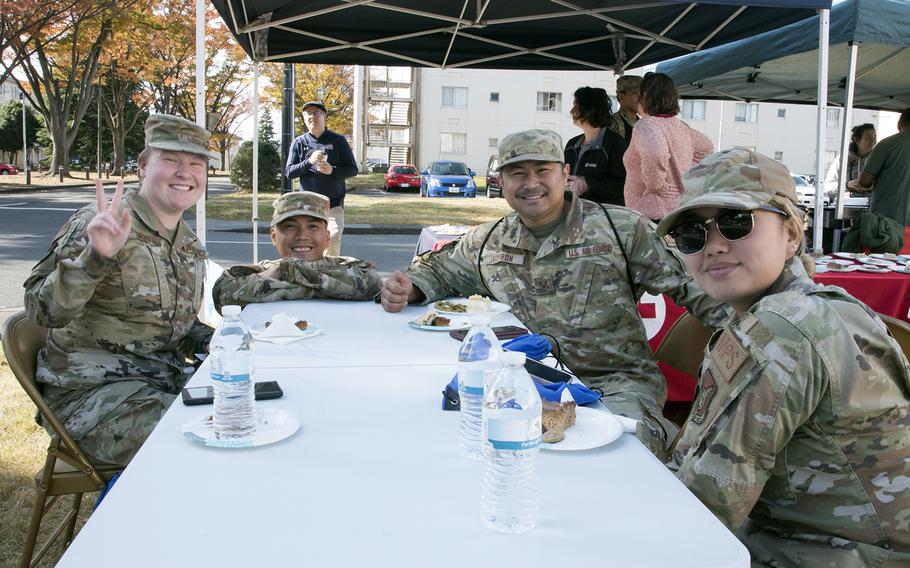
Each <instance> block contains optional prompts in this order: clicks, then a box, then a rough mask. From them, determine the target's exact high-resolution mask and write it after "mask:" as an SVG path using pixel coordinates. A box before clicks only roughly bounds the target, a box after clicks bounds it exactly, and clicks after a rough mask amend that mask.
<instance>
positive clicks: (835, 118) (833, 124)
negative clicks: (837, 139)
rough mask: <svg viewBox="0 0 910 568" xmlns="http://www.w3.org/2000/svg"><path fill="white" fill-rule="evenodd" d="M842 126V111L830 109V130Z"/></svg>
mask: <svg viewBox="0 0 910 568" xmlns="http://www.w3.org/2000/svg"><path fill="white" fill-rule="evenodd" d="M839 124H840V109H839V108H829V109H828V128H837V126H838V125H839Z"/></svg>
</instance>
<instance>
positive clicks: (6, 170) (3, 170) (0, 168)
mask: <svg viewBox="0 0 910 568" xmlns="http://www.w3.org/2000/svg"><path fill="white" fill-rule="evenodd" d="M17 173H19V169H18V168H17V167H16V166H14V165H12V164H0V175H4V176H9V175H15V174H17ZM417 185H418V186H419V185H420V184H419V183H418V184H417Z"/></svg>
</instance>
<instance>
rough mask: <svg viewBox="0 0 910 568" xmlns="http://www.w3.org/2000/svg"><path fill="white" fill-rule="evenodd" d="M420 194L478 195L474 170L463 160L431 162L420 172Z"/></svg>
mask: <svg viewBox="0 0 910 568" xmlns="http://www.w3.org/2000/svg"><path fill="white" fill-rule="evenodd" d="M420 196H421V197H423V196H426V197H476V196H477V185H475V184H474V172H472V171H471V170H470V169H468V166H466V165H465V164H464V163H463V162H451V161H448V160H446V161H438V162H430V163H429V165H427V167H426V169H424V170H423V171H422V172H420Z"/></svg>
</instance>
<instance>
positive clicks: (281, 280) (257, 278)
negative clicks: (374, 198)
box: [212, 191, 382, 312]
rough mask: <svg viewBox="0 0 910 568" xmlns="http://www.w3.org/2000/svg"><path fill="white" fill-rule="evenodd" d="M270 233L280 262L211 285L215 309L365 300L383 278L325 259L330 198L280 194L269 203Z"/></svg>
mask: <svg viewBox="0 0 910 568" xmlns="http://www.w3.org/2000/svg"><path fill="white" fill-rule="evenodd" d="M272 206H273V207H274V210H275V212H274V214H273V215H272V226H271V228H270V229H269V234H270V235H271V237H272V244H273V245H275V249H276V250H277V251H278V254H280V255H281V258H280V259H278V260H265V261H262V262H260V263H259V264H256V265H240V266H234V267H232V268H230V269H228V270H226V271H224V273H223V274H222V275H221V277H220V278H218V280H216V281H215V285H214V286H213V288H212V298H213V300H214V303H215V308H216V309H217V310H218V311H219V312H220V311H221V306H224V305H229V304H235V305H238V306H245V305H247V304H255V303H262V302H276V301H279V300H308V299H310V298H337V299H341V300H370V299H372V298H373V297H374V296H375V295H376V294H378V293H379V289H380V287H381V286H382V279H381V278H380V277H379V274H378V273H377V272H376V270H375V268H376V267H375V264H373V262H371V261H363V260H357V259H356V258H350V257H346V256H325V251H326V248H327V247H328V244H329V230H328V220H329V199H328V198H327V197H326V196H324V195H320V194H318V193H314V192H312V191H299V192H293V193H285V194H284V195H282V196H281V197H279V198H278V199H276V200H275V202H274V203H273V204H272Z"/></svg>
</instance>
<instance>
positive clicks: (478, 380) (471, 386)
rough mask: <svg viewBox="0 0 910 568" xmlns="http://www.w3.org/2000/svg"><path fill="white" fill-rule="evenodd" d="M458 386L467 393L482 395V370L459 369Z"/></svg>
mask: <svg viewBox="0 0 910 568" xmlns="http://www.w3.org/2000/svg"><path fill="white" fill-rule="evenodd" d="M458 386H459V388H460V389H462V390H464V392H465V393H467V394H473V395H478V396H483V371H482V370H480V369H461V370H459V371H458Z"/></svg>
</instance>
